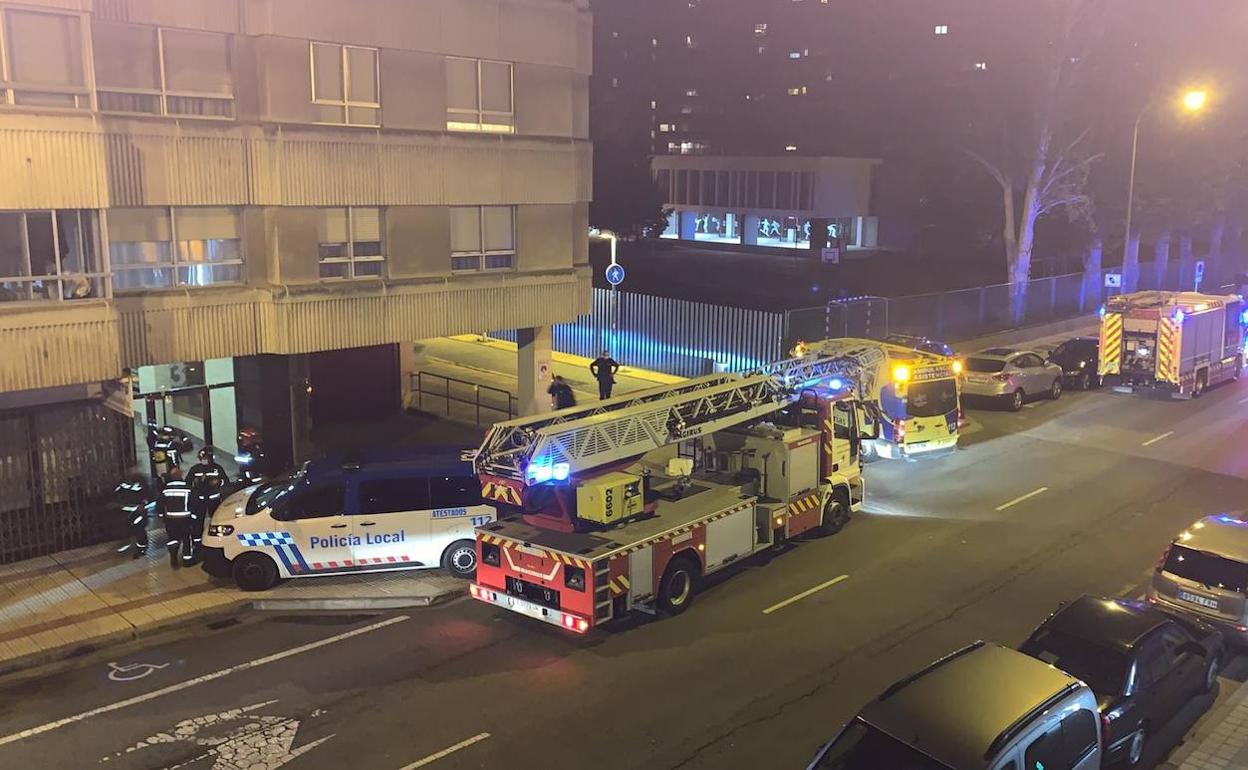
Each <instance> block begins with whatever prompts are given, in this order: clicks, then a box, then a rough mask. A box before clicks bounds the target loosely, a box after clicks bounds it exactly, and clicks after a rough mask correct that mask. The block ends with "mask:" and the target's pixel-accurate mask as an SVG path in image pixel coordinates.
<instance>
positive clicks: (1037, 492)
mask: <svg viewBox="0 0 1248 770" xmlns="http://www.w3.org/2000/svg"><path fill="white" fill-rule="evenodd" d="M1048 491H1049V488H1048V487H1040V488H1039V489H1033V490H1031V491H1030V492H1028V493H1027V494H1025V495H1020V496H1018V497H1016V498H1014V499H1013V500H1011V501H1009V502H1008V503H1002V504H1001V505H998V506H997V508H996V510H998V511H1004V510H1005V509H1006V508H1011V507H1013V506H1015V505H1018V504H1019V503H1021V502H1023V501H1024V500H1030V499H1031V498H1033V497H1035V496H1036V495H1042V494H1044V493H1045V492H1048Z"/></svg>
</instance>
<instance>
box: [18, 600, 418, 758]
mask: <svg viewBox="0 0 1248 770" xmlns="http://www.w3.org/2000/svg"><path fill="white" fill-rule="evenodd" d="M405 620H411V617H409V616H407V615H396V616H395V617H393V618H387V619H386V620H383V621H381V622H380V623H373V624H372V625H368V626H362V627H360V628H357V629H355V630H353V631H347V632H346V633H342V634H338V635H336V636H330V637H327V638H325V639H321V640H318V641H315V642H309V643H308V644H303V645H300V646H298V647H292V648H290V649H289V650H283V651H282V652H276V653H273V654H272V655H266V656H264V657H263V658H256V659H255V660H249V661H247V662H245V663H239V664H238V665H237V666H230V667H229V668H223V669H221V670H219V671H214V672H212V673H211V674H204V675H203V676H197V677H195V678H194V679H188V680H186V681H185V682H178V683H177V684H171V685H169V686H168V687H162V688H160V689H159V690H152V691H151V692H148V693H143V694H142V695H136V696H134V697H133V698H126V699H125V700H119V701H117V702H115V703H109V704H107V705H104V706H99V707H97V708H93V709H91V710H90V711H83V712H82V713H80V714H74V715H73V716H70V717H65V718H64V719H58V720H56V721H55V722H48V723H46V724H42V725H39V726H37V727H31V728H28V729H26V730H22V731H21V732H17V733H13V734H12V735H6V736H4V737H2V738H0V746H3V745H5V744H6V743H16V742H17V741H20V740H25V739H26V738H30V737H31V736H35V735H41V734H43V733H50V732H52V731H53V730H59V729H60V728H62V727H67V726H69V725H72V724H74V723H76V722H82V721H85V720H87V719H90V718H91V717H98V716H99V715H101V714H108V713H110V712H113V711H120V710H121V709H124V708H126V707H128V706H135V705H138V704H139V703H145V702H147V701H149V700H155V699H156V698H160V697H162V696H165V695H169V694H170V693H175V692H179V691H181V690H186V689H188V688H191V687H195V686H197V685H201V684H206V683H207V682H211V681H214V680H216V679H220V678H222V677H225V676H229V675H230V674H236V673H238V672H239V671H246V670H248V669H253V668H259V667H260V666H264V665H268V664H269V663H276V662H277V661H279V660H282V659H284V658H289V657H291V656H294V655H299V654H300V653H304V652H311V651H312V650H316V649H320V648H321V647H327V646H329V645H331V644H336V643H338V642H342V641H346V640H347V639H350V638H352V637H354V636H360V635H361V634H367V633H369V632H371V631H377V630H380V629H382V628H385V627H386V626H390V625H394V624H395V623H402V622H403V621H405Z"/></svg>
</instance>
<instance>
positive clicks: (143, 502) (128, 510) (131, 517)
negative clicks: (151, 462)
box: [113, 475, 151, 559]
mask: <svg viewBox="0 0 1248 770" xmlns="http://www.w3.org/2000/svg"><path fill="white" fill-rule="evenodd" d="M113 495H114V499H115V500H116V504H117V507H118V508H119V509H120V511H121V516H122V518H124V519H125V522H126V530H127V531H128V532H129V535H128V536H127V538H126V543H125V545H123V546H122V547H121V548H119V549H117V552H118V553H125V552H126V551H130V556H131V558H134V559H137V558H139V557H141V556H144V555H145V554H146V553H147V504H148V502H150V500H151V491H150V490H149V489H148V486H147V480H146V479H144V478H143V477H142V476H137V475H136V476H132V477H130V478H128V479H126V480H125V481H123V482H121V483H120V484H118V485H117V488H116V489H115V490H113Z"/></svg>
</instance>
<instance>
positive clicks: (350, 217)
mask: <svg viewBox="0 0 1248 770" xmlns="http://www.w3.org/2000/svg"><path fill="white" fill-rule="evenodd" d="M316 232H317V243H318V244H319V253H318V255H317V257H318V259H319V260H320V263H321V278H369V277H376V276H380V275H381V274H382V272H383V270H384V269H385V264H386V251H385V248H384V247H383V243H382V238H381V209H374V208H333V209H321V210H320V218H319V220H318V221H317V228H316Z"/></svg>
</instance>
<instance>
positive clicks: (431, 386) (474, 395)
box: [410, 372, 517, 426]
mask: <svg viewBox="0 0 1248 770" xmlns="http://www.w3.org/2000/svg"><path fill="white" fill-rule="evenodd" d="M410 381H411V391H412V398H413V401H414V405H415V407H416V408H417V409H419V410H420V411H422V412H430V413H437V414H441V415H444V416H446V417H449V418H452V419H456V420H460V421H462V422H470V423H473V424H474V425H479V426H488V425H493V424H494V423H496V422H499V421H501V420H510V419H511V418H512V417H515V416H516V414H517V409H516V397H515V396H513V395H512V394H511V393H510V391H506V390H503V389H502V388H492V387H490V386H489V385H479V384H477V383H475V382H468V381H467V380H459V379H456V378H454V377H446V376H444V375H441V374H434V373H432V372H413V373H412V374H411V380H410Z"/></svg>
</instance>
